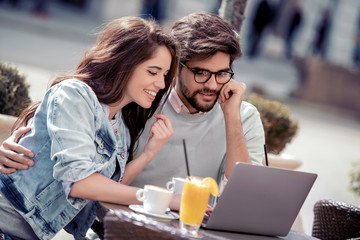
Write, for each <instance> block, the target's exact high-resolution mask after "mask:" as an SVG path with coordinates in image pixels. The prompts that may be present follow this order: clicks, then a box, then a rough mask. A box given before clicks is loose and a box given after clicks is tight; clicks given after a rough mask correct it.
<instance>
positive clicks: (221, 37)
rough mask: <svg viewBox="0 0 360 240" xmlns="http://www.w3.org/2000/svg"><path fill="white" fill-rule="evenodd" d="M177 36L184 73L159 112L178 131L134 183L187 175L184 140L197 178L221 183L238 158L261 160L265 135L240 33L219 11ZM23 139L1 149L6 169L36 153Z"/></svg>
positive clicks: (181, 27)
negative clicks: (241, 65) (249, 91)
mask: <svg viewBox="0 0 360 240" xmlns="http://www.w3.org/2000/svg"><path fill="white" fill-rule="evenodd" d="M172 35H173V36H174V37H175V38H176V39H177V40H178V41H179V43H180V44H181V57H180V61H181V64H180V71H179V77H178V80H177V82H176V85H175V87H174V89H173V90H172V92H171V95H170V97H169V98H168V99H167V100H166V101H165V103H164V106H163V107H162V108H161V109H158V112H163V113H164V114H165V115H167V116H169V117H170V119H171V122H172V125H173V128H174V135H173V136H172V137H171V138H170V140H169V141H168V142H167V143H166V144H165V146H164V147H163V148H162V150H161V151H160V152H159V153H158V155H157V156H156V157H155V158H154V159H153V161H152V162H151V163H149V164H148V165H147V167H146V168H145V169H144V170H143V171H142V172H141V173H140V174H139V176H138V177H137V178H136V179H135V180H134V181H133V182H132V183H131V185H133V186H138V187H143V186H144V184H153V185H158V186H165V184H166V182H167V181H169V180H170V179H171V178H172V177H185V176H186V175H187V172H186V165H185V155H184V147H183V139H185V141H186V148H187V155H188V161H189V168H190V174H191V175H193V176H199V177H212V178H214V179H217V180H218V181H220V179H222V178H223V177H224V175H225V179H226V178H228V177H230V174H231V172H232V169H233V167H234V165H235V163H236V162H238V161H240V162H247V163H253V164H261V163H262V157H263V154H264V148H263V147H264V143H265V137H264V130H263V126H262V123H261V119H260V115H259V113H258V111H257V110H256V108H255V107H254V106H252V105H251V104H249V103H247V102H244V101H242V100H243V96H244V93H245V89H246V86H245V84H244V83H241V82H237V81H235V80H234V79H233V78H232V77H233V73H232V63H233V61H234V60H235V59H236V58H239V57H240V56H241V49H240V44H239V39H238V35H237V33H236V32H235V31H234V29H233V28H232V27H231V25H230V24H228V23H227V22H226V21H224V20H223V19H221V18H220V17H219V16H218V15H215V14H211V13H207V12H198V13H193V14H190V15H188V16H185V17H184V18H182V19H180V20H179V21H177V22H175V24H174V26H173V28H172ZM152 123H153V121H151V120H149V121H148V122H147V125H146V127H145V129H144V132H143V133H142V135H141V137H140V139H139V140H138V147H137V150H136V151H135V153H134V157H136V156H137V155H138V154H139V153H140V152H142V150H143V148H144V145H145V144H146V140H147V139H148V137H149V128H150V126H151V124H152ZM20 133H21V132H18V135H20ZM18 137H19V136H15V135H13V136H12V137H11V138H9V139H8V140H7V141H6V142H4V143H3V145H2V147H1V148H0V167H1V169H0V172H2V173H9V172H10V171H12V170H10V169H9V168H7V169H6V168H4V167H3V166H4V165H6V166H8V167H15V168H20V166H19V165H18V164H16V163H15V162H16V161H17V162H22V163H25V161H24V158H21V157H20V156H19V155H16V154H15V153H13V152H12V151H17V152H22V153H24V154H25V155H27V156H31V155H29V154H30V153H28V152H24V150H22V149H21V148H19V146H18V145H16V144H15V142H16V140H17V138H18ZM7 149H9V150H7ZM11 150H12V151H11ZM11 159H13V160H11ZM21 159H22V160H21ZM35 164H36V163H35ZM223 164H224V165H223ZM30 165H31V164H30Z"/></svg>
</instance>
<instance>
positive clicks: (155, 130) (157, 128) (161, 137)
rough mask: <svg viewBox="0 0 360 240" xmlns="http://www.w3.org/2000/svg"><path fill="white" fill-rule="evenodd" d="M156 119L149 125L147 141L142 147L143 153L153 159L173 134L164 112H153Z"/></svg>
mask: <svg viewBox="0 0 360 240" xmlns="http://www.w3.org/2000/svg"><path fill="white" fill-rule="evenodd" d="M154 117H155V118H156V119H157V120H156V122H154V124H153V125H152V126H151V129H150V137H149V141H148V142H147V144H146V145H145V147H144V153H145V154H146V155H147V156H148V157H149V158H148V159H151V160H152V159H153V158H154V157H155V155H156V154H157V153H158V152H159V151H160V150H161V148H162V147H163V146H164V145H165V143H166V142H167V141H168V140H169V138H170V137H171V136H172V135H173V134H174V130H173V128H172V125H171V121H170V119H169V118H168V117H167V116H165V115H164V114H162V113H160V114H154Z"/></svg>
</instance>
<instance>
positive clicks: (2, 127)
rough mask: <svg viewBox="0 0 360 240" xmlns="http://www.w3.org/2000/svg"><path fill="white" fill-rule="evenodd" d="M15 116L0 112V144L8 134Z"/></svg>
mask: <svg viewBox="0 0 360 240" xmlns="http://www.w3.org/2000/svg"><path fill="white" fill-rule="evenodd" d="M16 119H17V117H14V116H10V115H5V114H0V145H1V143H2V142H3V141H4V140H5V139H6V138H8V137H9V136H10V132H11V128H12V126H13V124H14V122H15V120H16Z"/></svg>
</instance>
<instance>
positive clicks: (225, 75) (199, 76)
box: [180, 63, 234, 84]
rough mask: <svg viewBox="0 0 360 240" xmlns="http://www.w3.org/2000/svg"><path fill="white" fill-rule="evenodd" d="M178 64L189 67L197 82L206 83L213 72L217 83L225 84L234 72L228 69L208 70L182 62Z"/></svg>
mask: <svg viewBox="0 0 360 240" xmlns="http://www.w3.org/2000/svg"><path fill="white" fill-rule="evenodd" d="M180 64H181V65H182V66H184V67H186V68H187V69H189V71H190V72H192V73H194V80H195V82H197V83H206V82H207V81H209V79H210V78H211V76H212V75H213V74H214V75H215V80H216V82H217V83H218V84H225V83H228V82H229V81H230V79H231V78H232V77H233V76H234V73H233V72H230V71H219V72H210V71H208V70H204V69H197V68H189V67H188V66H186V65H185V64H184V63H180Z"/></svg>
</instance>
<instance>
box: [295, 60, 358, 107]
mask: <svg viewBox="0 0 360 240" xmlns="http://www.w3.org/2000/svg"><path fill="white" fill-rule="evenodd" d="M297 67H298V69H299V71H300V73H301V83H302V84H301V86H300V89H299V91H298V92H297V93H296V95H295V96H296V97H299V98H302V99H304V100H307V101H311V102H314V103H320V104H325V105H329V106H334V107H339V108H343V109H347V110H351V111H354V112H355V113H358V114H360V101H359V99H360V71H359V69H347V68H344V67H340V66H336V65H333V64H331V63H328V62H325V61H323V60H321V59H318V58H308V59H301V60H299V61H297Z"/></svg>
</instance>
